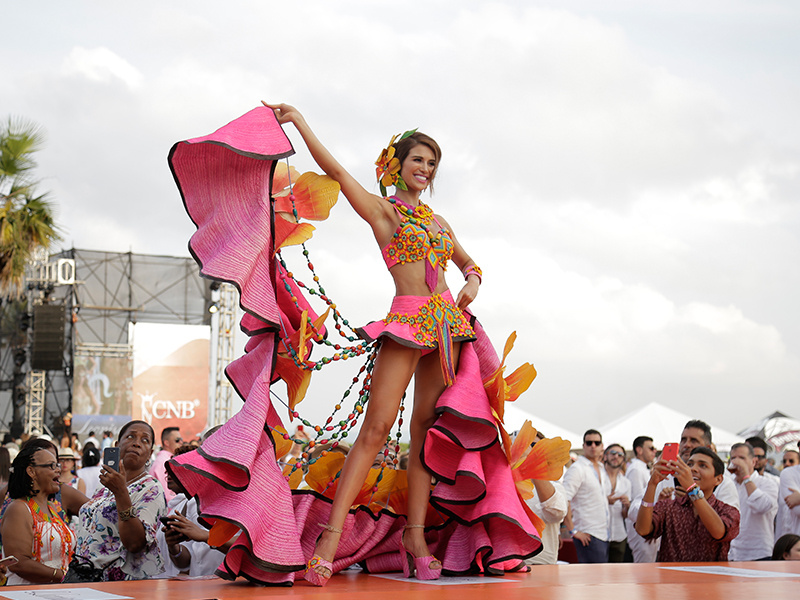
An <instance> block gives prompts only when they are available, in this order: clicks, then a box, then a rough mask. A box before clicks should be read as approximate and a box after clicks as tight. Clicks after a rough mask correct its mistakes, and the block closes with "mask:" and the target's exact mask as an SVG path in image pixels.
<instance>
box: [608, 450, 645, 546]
mask: <svg viewBox="0 0 800 600" xmlns="http://www.w3.org/2000/svg"><path fill="white" fill-rule="evenodd" d="M640 462H641V461H640ZM603 470H605V469H603ZM603 490H604V491H605V494H606V502H608V496H610V495H611V494H616V495H617V496H627V497H628V500H630V498H631V482H630V481H629V480H628V478H627V477H626V476H625V475H623V473H622V471H620V472H619V473H617V485H616V487H615V489H611V479H606V482H605V485H604V488H603ZM608 533H609V538H608V539H609V541H611V542H623V541H625V540H626V539H627V537H628V532H627V530H626V529H625V519H624V518H623V517H622V502H620V501H619V500H617V501H616V502H614V504H609V506H608Z"/></svg>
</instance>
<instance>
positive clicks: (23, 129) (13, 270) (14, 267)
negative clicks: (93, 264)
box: [0, 117, 60, 296]
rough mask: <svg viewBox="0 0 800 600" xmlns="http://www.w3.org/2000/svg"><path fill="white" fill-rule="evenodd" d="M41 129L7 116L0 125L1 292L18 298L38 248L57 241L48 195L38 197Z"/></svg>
mask: <svg viewBox="0 0 800 600" xmlns="http://www.w3.org/2000/svg"><path fill="white" fill-rule="evenodd" d="M43 142H44V134H43V132H42V130H41V128H40V127H39V126H38V125H36V124H34V123H31V122H29V121H25V120H23V119H12V118H10V117H9V119H8V122H7V124H5V125H3V126H0V292H3V293H4V294H5V295H16V296H19V295H20V294H21V293H22V280H23V277H24V275H25V265H26V264H27V263H28V261H29V260H30V258H31V257H32V255H33V252H34V251H35V250H36V249H37V248H44V249H47V248H49V247H50V245H51V244H52V243H54V242H55V241H57V240H59V239H60V236H59V235H58V228H57V227H56V225H55V221H54V217H53V212H54V211H53V206H52V204H51V202H50V201H49V199H48V198H47V194H46V193H45V194H40V195H37V192H36V187H37V185H38V182H37V181H36V180H35V179H34V178H33V171H34V169H35V168H36V160H35V159H34V154H35V153H36V152H37V151H39V150H40V149H41V148H42V144H43Z"/></svg>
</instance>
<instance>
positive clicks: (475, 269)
mask: <svg viewBox="0 0 800 600" xmlns="http://www.w3.org/2000/svg"><path fill="white" fill-rule="evenodd" d="M463 273H464V280H467V279H469V276H470V275H475V276H477V277H478V282H479V283H483V271H481V268H480V267H479V266H478V265H476V264H471V265H470V266H468V267H467V268H466V269H464V271H463Z"/></svg>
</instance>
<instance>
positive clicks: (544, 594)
mask: <svg viewBox="0 0 800 600" xmlns="http://www.w3.org/2000/svg"><path fill="white" fill-rule="evenodd" d="M71 588H90V589H91V590H96V591H98V592H106V593H108V594H115V595H117V596H126V597H128V598H136V599H137V600H153V599H158V600H210V599H212V598H213V599H220V600H222V599H231V600H234V599H240V598H273V597H285V598H296V599H300V598H325V599H327V600H338V599H341V600H375V599H379V598H402V600H486V599H487V598H489V597H491V598H498V599H502V600H516V599H525V600H531V599H536V600H550V599H552V600H628V599H635V600H639V599H642V600H645V599H646V600H654V599H664V600H666V599H672V598H675V599H679V600H686V599H687V598H702V599H703V600H737V599H747V600H753V599H754V598H759V597H762V596H763V595H764V594H765V593H766V594H767V597H769V598H793V597H796V596H797V593H798V591H800V561H796V562H790V561H778V562H747V563H660V564H642V565H634V564H604V565H553V566H549V565H548V566H536V567H533V571H532V572H531V573H515V574H508V575H506V576H505V577H485V578H484V577H470V578H449V577H443V578H442V579H440V580H438V581H435V582H421V581H417V580H416V579H403V578H402V574H397V573H392V574H386V575H366V574H364V573H361V572H359V571H347V572H345V573H341V574H339V575H335V576H334V577H333V579H331V581H330V583H329V584H328V585H327V586H326V587H324V588H315V587H313V586H311V585H309V584H308V583H306V582H305V581H301V582H298V583H296V584H295V585H294V587H260V586H254V585H249V584H247V583H245V582H244V581H237V582H229V581H223V580H221V579H189V580H166V579H152V580H147V581H120V582H114V583H93V584H82V585H80V584H76V585H63V586H57V585H51V586H14V587H2V588H0V597H5V598H11V599H12V600H21V598H22V597H21V596H16V594H17V593H19V592H30V591H33V590H40V591H44V590H46V591H47V592H48V593H47V595H46V596H45V595H37V596H33V595H29V596H28V597H29V598H31V600H33V598H34V597H40V598H43V597H46V598H48V600H58V599H59V598H78V599H80V600H92V599H93V598H99V596H98V595H97V594H92V593H91V592H88V591H80V592H78V591H77V590H72V591H71V592H70V591H69V590H70V589H71ZM58 591H64V592H67V594H65V595H61V594H58V593H57V592H58ZM15 596H16V598H15Z"/></svg>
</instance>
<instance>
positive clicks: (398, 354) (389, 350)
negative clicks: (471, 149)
mask: <svg viewBox="0 0 800 600" xmlns="http://www.w3.org/2000/svg"><path fill="white" fill-rule="evenodd" d="M267 106H269V107H270V108H272V109H273V110H274V111H275V115H276V117H277V118H278V122H279V123H281V124H285V123H293V124H294V126H295V127H296V128H297V131H298V132H299V133H300V135H301V136H302V137H303V140H304V141H305V143H306V145H307V146H308V149H309V151H310V152H311V156H312V157H313V158H314V160H315V161H316V163H317V164H318V165H319V166H320V168H321V169H322V170H323V171H324V172H325V173H326V174H327V175H328V176H330V177H331V178H333V179H334V180H335V181H336V182H338V183H339V185H340V186H341V190H342V193H343V194H344V196H345V198H347V200H348V201H349V202H350V204H351V206H352V207H353V208H354V209H355V211H356V212H357V213H358V215H359V216H360V217H361V218H362V219H364V220H365V221H366V222H367V223H368V224H369V226H370V227H371V228H372V232H373V234H374V235H375V240H376V241H377V242H378V245H379V246H380V247H381V248H382V249H383V250H384V258H386V259H387V266H388V265H391V267H390V269H389V272H390V273H391V275H392V278H393V279H394V284H395V289H396V296H397V297H404V296H412V297H415V299H414V301H416V299H417V298H420V297H422V298H425V299H426V300H427V299H430V298H431V297H432V296H438V298H441V299H443V302H444V303H445V310H447V309H448V308H449V309H450V310H451V314H452V315H454V316H455V322H451V323H449V324H448V325H450V327H451V328H452V329H456V330H458V334H459V335H460V337H461V339H463V338H465V337H466V338H467V339H474V334H472V331H471V328H470V327H469V324H468V322H467V320H466V318H465V317H464V316H463V314H462V313H461V311H460V310H459V311H452V307H453V301H452V297H451V296H450V293H449V290H448V288H447V283H446V282H445V278H444V270H445V268H446V266H447V258H448V257H450V256H452V260H453V262H454V263H455V264H456V265H457V266H458V267H459V268H460V269H461V271H462V272H464V273H465V274H466V283H465V285H464V287H463V288H462V289H461V291H460V292H459V293H458V296H457V298H456V299H455V306H456V307H457V308H458V309H461V310H463V309H465V308H466V307H467V306H468V305H469V304H470V303H471V302H472V301H473V300H474V299H475V297H476V296H477V294H478V288H479V286H480V283H481V276H480V270H479V269H477V267H476V265H475V262H474V261H473V260H472V259H471V258H470V257H469V255H468V254H467V253H466V251H465V250H464V248H463V247H462V246H461V244H459V242H458V240H456V238H455V236H454V235H453V233H452V230H451V229H450V226H449V225H448V224H447V221H445V220H444V219H443V218H442V217H440V216H439V215H435V216H432V215H426V214H424V212H423V211H424V210H425V208H427V207H425V205H424V204H422V203H421V202H420V195H421V194H422V192H424V191H425V190H427V189H428V188H429V187H430V186H431V185H432V183H433V180H434V177H435V176H436V168H437V167H438V165H439V160H440V157H441V151H440V150H439V146H438V144H436V142H435V141H434V140H433V139H431V138H430V137H428V136H426V135H424V134H421V133H416V132H415V133H412V134H410V135H409V136H408V137H406V138H405V139H402V140H400V141H399V142H397V144H396V146H393V148H394V152H392V150H389V152H390V153H393V154H394V156H395V157H396V158H397V159H398V162H397V163H395V164H396V165H397V164H399V171H397V175H399V180H397V179H396V178H395V182H396V183H399V185H396V193H395V195H394V196H393V197H392V201H387V199H386V198H382V197H380V196H377V195H375V194H372V193H370V192H368V191H367V190H366V189H364V187H363V186H362V185H361V184H360V183H358V182H357V181H356V180H355V179H354V178H353V176H352V175H350V173H348V172H347V171H346V170H345V169H344V168H343V167H342V165H340V164H339V162H338V161H337V160H336V159H335V158H334V157H333V156H332V155H331V153H330V152H329V151H328V150H327V149H326V148H325V146H323V145H322V143H321V142H320V141H319V139H318V138H317V136H316V135H314V132H313V131H312V130H311V128H310V127H309V126H308V124H307V123H306V121H305V119H304V118H303V115H301V114H300V112H299V111H298V110H297V109H295V108H293V107H291V106H289V105H288V104H276V105H267ZM386 166H387V167H388V164H387V165H386ZM389 177H391V174H390V175H389ZM387 179H388V178H387ZM400 181H402V183H400ZM403 188H405V189H403ZM420 209H422V210H420ZM409 211H410V212H411V213H412V214H416V215H420V213H421V212H423V214H422V215H421V216H419V217H418V219H415V220H419V221H422V222H427V223H428V224H431V225H432V226H426V227H425V229H426V230H425V231H419V229H420V228H419V227H417V228H416V230H412V231H408V229H409V225H411V226H413V224H409V223H408V219H409V218H411V219H414V217H413V216H411V214H408V212H409ZM410 236H415V237H414V239H415V240H416V236H418V237H419V239H420V240H421V243H422V245H423V247H422V248H421V252H416V253H415V250H416V249H414V248H407V246H408V243H407V242H408V238H409V237H410ZM437 237H438V239H437ZM400 238H405V239H406V249H407V251H408V254H407V255H406V256H403V257H402V258H405V260H402V258H401V259H400V260H398V259H397V257H396V256H395V254H397V253H400V254H402V252H403V250H404V248H403V247H402V244H403V242H402V241H401V242H400V247H398V243H397V242H398V239H400ZM425 238H427V239H425ZM437 241H438V242H439V245H440V246H443V248H442V250H441V251H440V253H439V254H438V258H439V260H436V258H437V256H436V251H435V249H434V251H433V252H431V251H430V250H429V249H428V248H427V246H435V245H436V244H437ZM387 249H388V250H387ZM429 254H433V255H434V257H433V260H432V262H433V264H432V265H431V267H428V269H429V270H431V268H433V269H436V272H435V273H434V277H433V279H434V281H435V285H434V286H432V287H429V283H430V280H431V278H430V277H428V278H427V279H428V281H427V282H426V266H427V265H428V264H429V263H428V261H427V260H426V257H427V255H429ZM392 263H394V264H392ZM391 314H392V315H394V314H397V313H395V311H394V310H393V311H392V313H391ZM382 325H383V323H381V324H379V325H378V328H379V329H383V331H378V332H377V335H374V334H372V335H370V334H371V333H372V332H371V331H370V328H369V326H368V327H366V328H364V329H363V330H362V331H361V332H360V333H362V334H364V333H366V334H367V335H368V336H369V337H380V338H381V347H380V351H379V354H378V359H377V361H376V363H375V370H374V372H373V377H372V386H371V393H370V401H369V405H368V409H367V412H366V415H365V419H364V423H363V425H362V427H361V431H360V433H359V435H358V439H357V441H356V443H355V444H354V445H353V448H352V449H351V450H350V453H349V454H348V456H347V460H346V461H345V466H344V468H343V470H342V475H341V478H340V481H339V487H338V489H337V492H336V497H335V500H334V502H333V507H332V508H331V514H330V519H329V521H328V523H327V525H325V528H324V531H323V532H322V535H321V536H320V538H319V540H318V542H317V547H316V551H315V553H314V557H313V558H312V563H313V564H312V565H311V568H310V569H309V571H308V572H307V574H306V579H308V580H309V581H311V582H312V583H315V584H317V585H324V583H325V581H326V580H327V579H328V578H329V577H330V576H331V572H332V569H331V561H332V560H333V558H334V555H335V553H336V547H337V545H338V543H339V537H340V535H341V533H342V526H343V525H344V521H345V517H346V516H347V513H348V511H349V509H350V506H351V505H352V503H353V500H354V499H355V497H356V495H357V493H358V492H359V490H360V489H361V486H362V485H363V483H364V480H365V479H366V477H367V473H368V472H369V469H370V467H371V466H372V463H373V460H374V459H375V455H376V454H377V453H378V451H379V450H380V449H381V447H382V446H383V444H384V443H385V442H386V437H387V435H388V434H389V432H390V428H391V427H392V425H393V423H394V422H395V420H396V418H397V413H398V409H399V407H400V401H401V399H402V397H403V393H404V392H405V390H406V388H407V387H408V384H409V382H410V381H411V377H412V376H414V377H415V384H414V410H413V413H412V417H411V425H410V433H411V446H410V451H409V461H408V523H407V525H406V526H405V531H404V533H403V536H402V542H401V548H404V549H405V553H406V555H407V559H406V560H405V561H404V562H403V565H404V570H406V573H407V574H408V575H410V574H411V573H410V569H411V568H413V567H415V568H416V576H417V577H418V578H421V579H436V578H438V577H439V574H440V573H441V568H442V565H441V563H440V562H439V561H438V560H436V559H435V558H433V557H432V556H431V553H430V551H429V550H428V546H427V544H426V542H425V537H424V534H423V528H424V524H425V515H426V512H427V506H428V499H429V496H430V482H431V475H430V473H429V472H428V471H427V470H426V469H425V467H424V466H423V465H422V462H421V460H420V454H421V451H422V442H423V440H424V439H425V435H426V434H427V432H428V430H429V429H430V427H431V426H432V425H433V424H434V422H435V421H436V413H435V411H434V409H435V407H436V401H437V400H438V399H439V396H440V395H441V394H442V392H443V391H444V390H445V388H446V387H447V383H446V381H445V380H446V377H447V374H446V369H447V366H445V373H443V368H442V366H441V364H442V360H441V358H440V356H439V354H440V350H439V348H438V347H433V348H431V346H436V345H437V344H438V342H436V341H435V340H434V341H433V342H431V343H430V345H423V344H419V343H415V340H414V339H411V340H404V339H403V338H401V337H399V336H396V335H392V333H391V332H389V331H386V328H384V327H381V326H382ZM374 330H375V328H373V331H374ZM417 333H419V332H417ZM423 335H424V333H423ZM432 337H435V335H434V336H432ZM457 339H458V338H457ZM426 346H427V347H426ZM459 350H460V342H458V341H453V342H452V350H451V351H452V354H451V356H449V357H448V359H449V360H451V361H452V362H451V364H458V355H459ZM401 551H402V550H401ZM412 565H413V566H412Z"/></svg>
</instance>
